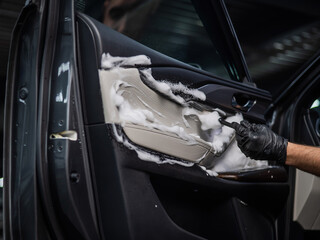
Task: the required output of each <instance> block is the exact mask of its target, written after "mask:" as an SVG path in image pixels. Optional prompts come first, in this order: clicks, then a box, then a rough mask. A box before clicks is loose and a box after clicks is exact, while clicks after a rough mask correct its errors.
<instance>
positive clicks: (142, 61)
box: [101, 53, 151, 69]
mask: <svg viewBox="0 0 320 240" xmlns="http://www.w3.org/2000/svg"><path fill="white" fill-rule="evenodd" d="M150 64H151V60H150V58H148V57H147V56H145V55H138V56H133V57H113V56H111V55H110V54H109V53H107V54H105V53H103V54H102V57H101V68H102V69H111V68H114V67H123V66H135V65H150Z"/></svg>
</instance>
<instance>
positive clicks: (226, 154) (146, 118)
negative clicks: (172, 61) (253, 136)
mask: <svg viewBox="0 0 320 240" xmlns="http://www.w3.org/2000/svg"><path fill="white" fill-rule="evenodd" d="M136 65H142V66H145V67H146V66H148V65H151V61H150V59H149V58H148V57H147V56H144V55H139V56H134V57H128V58H125V57H112V56H111V55H110V54H103V55H102V60H101V67H102V68H103V69H106V70H107V71H111V72H114V73H115V74H114V75H113V76H115V77H116V79H113V82H112V85H110V88H108V89H109V90H108V91H109V95H110V99H111V102H112V104H111V105H112V106H115V107H116V113H113V112H112V114H116V115H117V118H115V119H118V120H117V121H119V123H120V124H121V126H122V127H125V126H126V124H134V125H138V126H143V127H146V128H149V129H156V130H158V131H161V132H163V133H170V134H173V135H175V136H177V137H178V139H181V140H184V141H186V142H187V143H188V144H189V145H193V144H197V141H198V140H199V139H201V141H204V143H205V144H206V145H207V146H208V149H211V150H210V151H211V152H213V156H215V157H213V159H212V161H213V162H214V167H213V168H211V169H205V167H203V166H201V168H202V169H204V170H206V172H207V174H208V175H210V176H216V175H217V172H225V171H232V170H236V169H241V168H250V167H258V166H267V162H266V161H255V160H251V159H249V158H247V157H245V155H244V154H243V153H242V152H241V150H240V149H239V148H238V146H237V144H236V141H235V140H234V130H233V129H232V128H229V127H227V126H222V125H221V124H220V122H219V118H220V117H221V116H222V115H224V114H223V113H224V112H223V111H221V110H219V109H212V111H199V110H197V109H195V108H191V107H190V106H188V103H187V101H186V100H185V99H184V98H183V97H182V96H180V95H176V93H183V94H184V96H185V95H187V96H188V98H189V97H191V98H192V99H198V100H202V101H204V100H205V99H206V96H205V94H204V93H203V92H201V91H199V90H197V89H190V88H188V87H186V86H184V85H183V84H182V83H178V84H173V83H169V82H167V81H157V80H155V79H154V78H153V76H152V73H151V69H142V70H140V71H139V72H140V76H141V77H142V79H143V82H144V83H145V84H147V85H148V86H149V87H150V88H151V89H153V90H154V91H155V92H160V93H162V94H164V95H166V96H167V97H168V98H169V99H170V100H171V101H174V102H175V103H177V104H178V105H180V106H181V107H180V109H181V110H180V111H181V113H180V114H181V116H180V120H179V122H171V123H168V122H166V123H165V121H163V119H165V118H166V116H165V115H166V114H163V112H162V113H161V112H159V111H157V110H155V109H153V107H152V105H151V104H149V101H145V100H142V99H141V98H140V97H139V96H137V97H136V98H137V99H138V100H139V101H140V103H141V104H140V105H137V104H134V103H132V102H130V101H129V100H128V98H127V97H124V96H128V95H129V96H130V94H131V93H132V92H134V91H136V92H139V91H140V89H138V88H137V87H136V86H135V85H133V84H131V83H130V82H129V81H126V80H125V79H126V77H127V76H126V75H125V69H124V68H122V67H124V66H125V67H128V66H129V67H130V66H132V67H134V66H136ZM140 92H141V91H140ZM132 94H134V93H132ZM166 101H167V100H166ZM177 104H176V105H177ZM178 114H179V113H178ZM161 119H162V120H161ZM166 119H167V118H166ZM242 119H243V118H242V115H241V114H235V115H234V116H231V117H228V118H226V119H225V120H226V121H228V122H238V123H239V122H240V121H241V120H242ZM167 120H168V119H167ZM195 124H198V126H199V129H200V128H201V130H199V131H200V133H198V134H195V133H190V129H191V125H192V126H193V127H194V125H195ZM112 125H113V132H114V135H115V138H116V140H117V141H118V142H121V143H123V144H124V146H126V147H127V148H129V149H131V150H134V151H135V152H136V153H137V155H138V157H139V158H140V159H142V160H144V161H151V162H155V163H158V164H163V163H169V164H179V165H182V166H185V167H190V166H193V165H194V162H197V163H199V162H201V161H202V160H203V159H205V158H206V157H207V156H208V152H206V153H205V154H203V156H201V155H199V156H201V157H200V159H194V162H188V161H179V160H175V159H169V158H163V157H161V158H160V156H158V155H156V154H153V153H151V152H149V151H145V150H144V149H143V148H141V147H139V146H138V145H134V144H133V143H131V142H129V141H128V139H127V138H126V137H125V136H124V135H122V133H121V134H120V133H119V132H118V131H117V129H116V127H115V124H114V123H113V124H112ZM188 129H189V130H188Z"/></svg>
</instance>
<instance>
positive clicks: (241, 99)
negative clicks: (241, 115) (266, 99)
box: [231, 94, 256, 112]
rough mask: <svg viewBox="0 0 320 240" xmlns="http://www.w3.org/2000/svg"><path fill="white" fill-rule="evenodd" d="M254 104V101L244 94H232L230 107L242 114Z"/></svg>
mask: <svg viewBox="0 0 320 240" xmlns="http://www.w3.org/2000/svg"><path fill="white" fill-rule="evenodd" d="M255 103H256V100H255V99H252V98H251V97H249V96H248V95H245V94H234V95H233V96H232V100H231V105H232V107H234V108H236V109H238V110H241V111H243V112H248V111H249V110H250V109H251V108H252V107H253V105H254V104H255Z"/></svg>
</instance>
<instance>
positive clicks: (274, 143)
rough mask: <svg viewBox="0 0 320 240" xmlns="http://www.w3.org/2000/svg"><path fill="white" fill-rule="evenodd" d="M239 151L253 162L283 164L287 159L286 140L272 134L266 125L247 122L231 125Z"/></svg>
mask: <svg viewBox="0 0 320 240" xmlns="http://www.w3.org/2000/svg"><path fill="white" fill-rule="evenodd" d="M232 125H233V127H234V129H235V130H236V140H237V142H238V146H239V148H240V149H241V151H242V152H243V153H244V155H246V156H247V157H250V158H252V159H255V160H270V161H277V162H278V163H281V164H284V163H285V161H286V158H287V145H288V140H287V139H285V138H283V137H281V136H279V135H277V134H275V133H274V132H272V131H271V130H270V129H269V128H268V127H267V126H266V125H262V124H254V123H253V124H251V123H249V122H248V121H241V123H240V124H239V123H236V122H233V123H232Z"/></svg>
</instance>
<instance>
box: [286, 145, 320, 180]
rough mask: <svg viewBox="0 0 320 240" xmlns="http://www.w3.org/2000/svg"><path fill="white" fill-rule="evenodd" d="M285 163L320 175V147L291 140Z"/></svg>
mask: <svg viewBox="0 0 320 240" xmlns="http://www.w3.org/2000/svg"><path fill="white" fill-rule="evenodd" d="M285 164H287V165H290V166H293V167H296V168H299V169H300V170H302V171H305V172H309V173H312V174H314V175H317V176H320V148H319V147H311V146H305V145H300V144H295V143H291V142H289V143H288V147H287V159H286V162H285Z"/></svg>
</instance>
